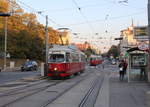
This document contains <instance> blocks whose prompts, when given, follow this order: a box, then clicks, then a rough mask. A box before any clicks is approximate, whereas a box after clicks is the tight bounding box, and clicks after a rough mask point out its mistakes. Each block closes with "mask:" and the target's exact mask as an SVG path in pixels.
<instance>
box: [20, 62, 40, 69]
mask: <svg viewBox="0 0 150 107" xmlns="http://www.w3.org/2000/svg"><path fill="white" fill-rule="evenodd" d="M37 67H38V64H37V62H36V61H26V62H25V63H24V64H23V65H22V66H21V71H33V70H37Z"/></svg>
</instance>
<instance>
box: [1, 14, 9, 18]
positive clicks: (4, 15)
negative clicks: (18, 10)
mask: <svg viewBox="0 0 150 107" xmlns="http://www.w3.org/2000/svg"><path fill="white" fill-rule="evenodd" d="M0 16H3V17H8V16H10V13H0Z"/></svg>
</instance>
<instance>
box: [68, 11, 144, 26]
mask: <svg viewBox="0 0 150 107" xmlns="http://www.w3.org/2000/svg"><path fill="white" fill-rule="evenodd" d="M144 12H145V11H141V12H135V13H131V14H128V15H122V16H115V17H109V20H116V19H121V18H126V17H129V16H136V15H141V14H145V13H144ZM105 18H106V17H105ZM105 20H106V19H98V20H91V21H89V22H90V23H96V22H104V21H105ZM82 24H86V23H85V22H80V23H73V24H69V25H68V26H78V25H82Z"/></svg>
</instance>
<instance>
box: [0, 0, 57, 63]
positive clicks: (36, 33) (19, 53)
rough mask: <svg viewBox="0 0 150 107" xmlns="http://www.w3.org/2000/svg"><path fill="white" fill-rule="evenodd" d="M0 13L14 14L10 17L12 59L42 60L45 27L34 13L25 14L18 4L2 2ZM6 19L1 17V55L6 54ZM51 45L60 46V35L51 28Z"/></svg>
mask: <svg viewBox="0 0 150 107" xmlns="http://www.w3.org/2000/svg"><path fill="white" fill-rule="evenodd" d="M0 6H1V7H0V13H4V12H11V11H12V12H13V13H12V15H11V16H10V17H8V22H7V26H8V38H7V52H8V53H10V56H11V58H29V59H38V60H42V59H43V58H44V52H45V45H44V43H45V42H44V41H45V26H44V25H42V24H40V23H39V22H38V21H37V17H36V15H35V14H33V13H25V12H24V11H23V9H21V8H20V6H19V5H18V4H16V3H10V2H7V1H6V0H0ZM4 28H5V17H2V16H0V53H3V52H4V40H5V39H4V38H5V36H4V35H5V32H4ZM48 31H49V32H48V34H49V44H58V42H59V41H58V39H59V35H58V32H57V31H56V30H54V29H53V28H51V27H49V28H48Z"/></svg>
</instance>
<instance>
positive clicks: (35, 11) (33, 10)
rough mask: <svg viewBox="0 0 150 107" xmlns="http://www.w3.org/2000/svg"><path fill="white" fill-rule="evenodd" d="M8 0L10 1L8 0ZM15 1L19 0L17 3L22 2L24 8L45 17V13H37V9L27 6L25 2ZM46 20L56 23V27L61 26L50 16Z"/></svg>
mask: <svg viewBox="0 0 150 107" xmlns="http://www.w3.org/2000/svg"><path fill="white" fill-rule="evenodd" d="M8 1H9V2H11V1H10V0H8ZM17 2H19V3H20V4H22V5H24V7H25V8H26V9H29V10H32V12H33V13H36V14H38V15H41V16H42V17H44V18H45V17H46V15H44V14H43V13H42V12H40V13H39V11H37V10H36V9H34V8H32V7H31V6H29V5H28V4H26V3H24V2H22V1H20V0H17ZM48 20H49V21H50V22H52V23H53V24H55V25H57V26H58V27H60V26H61V25H60V24H57V23H56V22H55V21H54V20H53V19H51V18H49V17H48Z"/></svg>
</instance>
